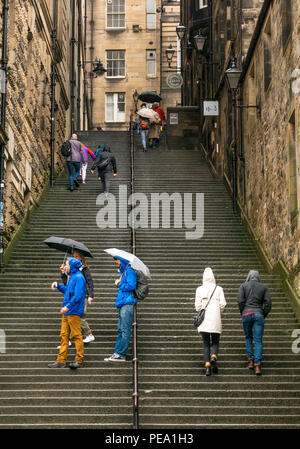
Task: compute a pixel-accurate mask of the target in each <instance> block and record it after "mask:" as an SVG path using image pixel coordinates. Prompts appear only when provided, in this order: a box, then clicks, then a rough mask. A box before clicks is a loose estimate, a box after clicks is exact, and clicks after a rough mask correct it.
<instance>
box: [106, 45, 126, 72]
mask: <svg viewBox="0 0 300 449" xmlns="http://www.w3.org/2000/svg"><path fill="white" fill-rule="evenodd" d="M119 51H123V52H124V59H121V58H116V59H114V58H112V59H109V58H108V52H119ZM105 60H106V70H107V72H106V74H105V77H106V78H108V79H112V78H125V77H126V51H125V50H106V51H105ZM108 61H114V62H117V61H124V73H123V74H121V75H120V74H119V75H109V74H108V71H109V70H110V69H109V68H108ZM120 70H121V69H120V68H118V72H119V71H120Z"/></svg>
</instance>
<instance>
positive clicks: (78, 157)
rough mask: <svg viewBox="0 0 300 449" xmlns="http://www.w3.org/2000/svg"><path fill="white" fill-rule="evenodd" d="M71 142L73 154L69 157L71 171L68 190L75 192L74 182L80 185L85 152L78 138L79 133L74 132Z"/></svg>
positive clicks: (68, 165) (68, 164)
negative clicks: (79, 180)
mask: <svg viewBox="0 0 300 449" xmlns="http://www.w3.org/2000/svg"><path fill="white" fill-rule="evenodd" d="M69 142H70V144H71V155H70V156H69V157H67V167H68V172H69V187H68V190H71V192H73V190H74V184H75V186H76V187H79V182H78V178H79V175H80V166H81V161H83V160H84V153H83V148H82V145H81V142H79V140H78V137H77V134H72V136H71V139H70V140H69ZM74 171H75V175H74Z"/></svg>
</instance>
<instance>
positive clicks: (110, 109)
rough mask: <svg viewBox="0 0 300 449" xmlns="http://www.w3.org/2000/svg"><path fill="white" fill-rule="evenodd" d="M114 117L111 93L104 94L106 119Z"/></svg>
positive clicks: (110, 119) (111, 119)
mask: <svg viewBox="0 0 300 449" xmlns="http://www.w3.org/2000/svg"><path fill="white" fill-rule="evenodd" d="M113 119H114V98H113V94H106V120H107V121H113Z"/></svg>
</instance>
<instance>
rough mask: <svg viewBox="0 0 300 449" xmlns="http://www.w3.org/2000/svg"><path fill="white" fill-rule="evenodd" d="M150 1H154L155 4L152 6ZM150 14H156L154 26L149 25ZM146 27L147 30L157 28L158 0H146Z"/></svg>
mask: <svg viewBox="0 0 300 449" xmlns="http://www.w3.org/2000/svg"><path fill="white" fill-rule="evenodd" d="M148 2H153V3H154V5H153V7H150V5H149V3H148ZM149 16H154V25H153V26H149V25H148V17H149ZM146 28H147V30H149V29H150V30H152V29H154V28H156V0H146Z"/></svg>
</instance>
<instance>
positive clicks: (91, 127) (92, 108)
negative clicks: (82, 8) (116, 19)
mask: <svg viewBox="0 0 300 449" xmlns="http://www.w3.org/2000/svg"><path fill="white" fill-rule="evenodd" d="M90 2H91V20H90V26H91V46H90V60H91V61H94V0H90ZM93 78H94V73H93V72H92V71H90V121H91V123H90V129H93V127H94V125H93V118H94V117H93V115H94V85H93Z"/></svg>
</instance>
